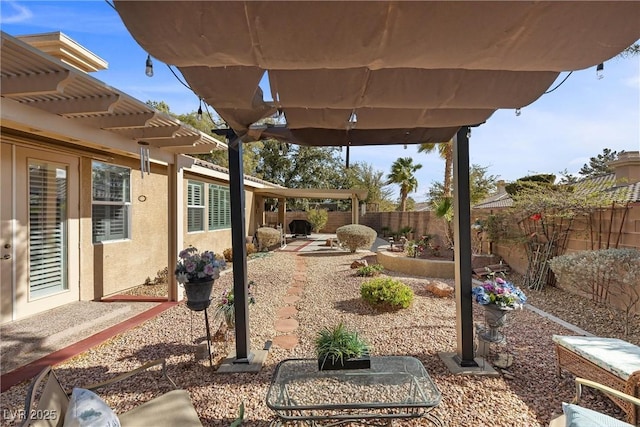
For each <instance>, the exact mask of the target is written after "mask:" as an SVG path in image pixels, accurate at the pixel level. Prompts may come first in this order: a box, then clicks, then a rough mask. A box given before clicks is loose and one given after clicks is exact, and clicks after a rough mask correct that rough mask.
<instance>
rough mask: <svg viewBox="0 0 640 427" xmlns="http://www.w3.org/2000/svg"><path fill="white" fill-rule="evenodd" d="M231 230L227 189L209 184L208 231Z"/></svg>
mask: <svg viewBox="0 0 640 427" xmlns="http://www.w3.org/2000/svg"><path fill="white" fill-rule="evenodd" d="M220 228H231V195H230V193H229V187H223V186H221V185H215V184H209V230H217V229H220Z"/></svg>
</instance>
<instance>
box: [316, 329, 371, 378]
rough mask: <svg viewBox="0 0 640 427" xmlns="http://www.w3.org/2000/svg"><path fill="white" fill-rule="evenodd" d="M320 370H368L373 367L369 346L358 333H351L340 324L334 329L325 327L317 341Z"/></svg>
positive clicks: (319, 333)
mask: <svg viewBox="0 0 640 427" xmlns="http://www.w3.org/2000/svg"><path fill="white" fill-rule="evenodd" d="M315 348H316V354H317V356H318V368H319V369H320V370H321V371H323V370H335V369H366V368H370V367H371V359H370V357H369V345H368V344H367V343H366V341H365V340H363V339H362V338H361V337H360V336H359V335H358V333H357V332H355V331H350V330H349V329H347V328H346V326H345V325H344V324H343V323H342V322H340V323H339V324H338V325H336V326H334V327H333V328H329V327H326V326H325V327H324V328H323V329H322V330H321V331H319V332H318V335H317V336H316V339H315Z"/></svg>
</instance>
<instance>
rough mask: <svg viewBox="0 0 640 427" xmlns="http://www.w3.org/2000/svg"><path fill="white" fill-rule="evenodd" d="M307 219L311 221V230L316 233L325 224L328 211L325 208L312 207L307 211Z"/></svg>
mask: <svg viewBox="0 0 640 427" xmlns="http://www.w3.org/2000/svg"><path fill="white" fill-rule="evenodd" d="M307 221H309V222H310V223H311V227H312V228H313V232H314V233H317V232H319V231H320V230H322V229H323V228H324V226H325V225H327V221H329V211H327V210H326V209H318V208H316V209H312V210H309V211H307Z"/></svg>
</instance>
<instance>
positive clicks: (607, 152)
mask: <svg viewBox="0 0 640 427" xmlns="http://www.w3.org/2000/svg"><path fill="white" fill-rule="evenodd" d="M622 153H624V150H623V151H620V152H619V153H618V152H617V151H613V150H611V149H609V148H604V149H603V150H602V154H598V156H597V157H591V158H590V159H589V163H588V164H587V163H585V164H584V165H583V166H582V169H580V171H579V172H578V173H579V174H580V175H582V176H583V177H585V178H593V177H598V176H603V175H608V174H610V173H611V172H613V168H612V167H611V166H609V164H610V163H611V162H612V161H614V160H617V159H618V156H619V155H620V154H622Z"/></svg>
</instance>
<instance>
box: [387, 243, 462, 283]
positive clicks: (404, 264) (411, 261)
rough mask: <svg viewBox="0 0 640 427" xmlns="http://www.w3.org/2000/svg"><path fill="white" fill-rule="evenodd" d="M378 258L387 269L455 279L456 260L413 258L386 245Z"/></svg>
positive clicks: (413, 274)
mask: <svg viewBox="0 0 640 427" xmlns="http://www.w3.org/2000/svg"><path fill="white" fill-rule="evenodd" d="M376 258H377V260H378V263H379V264H381V265H382V266H383V267H384V268H385V269H387V270H391V271H397V272H401V273H406V274H410V275H412V276H423V277H437V278H440V279H453V278H454V275H455V262H454V261H443V260H432V259H420V258H411V257H408V256H406V255H405V254H404V253H402V252H392V251H389V250H387V248H385V247H383V248H380V249H379V250H378V251H377V252H376Z"/></svg>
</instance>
